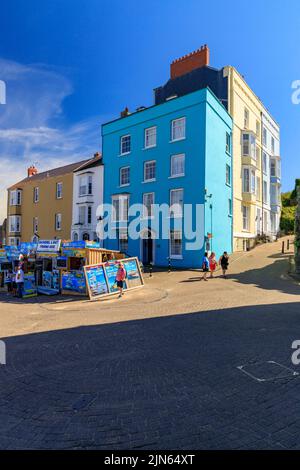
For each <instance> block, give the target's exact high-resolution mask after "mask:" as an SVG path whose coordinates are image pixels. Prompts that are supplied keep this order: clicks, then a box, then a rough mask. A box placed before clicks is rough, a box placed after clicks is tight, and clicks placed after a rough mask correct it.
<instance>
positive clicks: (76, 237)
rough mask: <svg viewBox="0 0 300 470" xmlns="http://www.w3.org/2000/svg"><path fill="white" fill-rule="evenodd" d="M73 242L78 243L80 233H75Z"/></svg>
mask: <svg viewBox="0 0 300 470" xmlns="http://www.w3.org/2000/svg"><path fill="white" fill-rule="evenodd" d="M73 242H78V233H77V232H74V233H73Z"/></svg>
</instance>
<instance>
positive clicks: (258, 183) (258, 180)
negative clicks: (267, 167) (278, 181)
mask: <svg viewBox="0 0 300 470" xmlns="http://www.w3.org/2000/svg"><path fill="white" fill-rule="evenodd" d="M256 199H260V178H259V176H257V177H256Z"/></svg>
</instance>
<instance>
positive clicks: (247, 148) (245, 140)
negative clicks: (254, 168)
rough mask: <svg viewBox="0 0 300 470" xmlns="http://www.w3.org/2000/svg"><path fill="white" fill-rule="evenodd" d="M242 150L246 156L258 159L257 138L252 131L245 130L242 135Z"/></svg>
mask: <svg viewBox="0 0 300 470" xmlns="http://www.w3.org/2000/svg"><path fill="white" fill-rule="evenodd" d="M242 152H243V156H245V157H252V158H253V159H254V160H256V138H255V136H254V135H253V134H252V133H250V132H244V133H243V136H242Z"/></svg>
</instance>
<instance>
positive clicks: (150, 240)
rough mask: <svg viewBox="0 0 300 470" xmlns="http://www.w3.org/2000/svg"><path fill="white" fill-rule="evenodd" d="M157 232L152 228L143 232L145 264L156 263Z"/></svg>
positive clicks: (142, 254)
mask: <svg viewBox="0 0 300 470" xmlns="http://www.w3.org/2000/svg"><path fill="white" fill-rule="evenodd" d="M155 238H156V237H155V232H154V231H153V230H151V229H150V228H148V229H145V230H143V231H142V232H141V260H142V262H143V264H154V256H155Z"/></svg>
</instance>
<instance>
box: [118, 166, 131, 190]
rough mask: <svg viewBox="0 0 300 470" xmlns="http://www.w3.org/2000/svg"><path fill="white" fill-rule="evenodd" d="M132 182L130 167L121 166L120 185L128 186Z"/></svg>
mask: <svg viewBox="0 0 300 470" xmlns="http://www.w3.org/2000/svg"><path fill="white" fill-rule="evenodd" d="M129 184H130V167H129V166H124V167H123V168H120V186H128V185H129Z"/></svg>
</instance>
